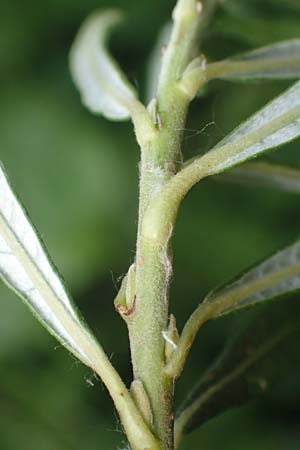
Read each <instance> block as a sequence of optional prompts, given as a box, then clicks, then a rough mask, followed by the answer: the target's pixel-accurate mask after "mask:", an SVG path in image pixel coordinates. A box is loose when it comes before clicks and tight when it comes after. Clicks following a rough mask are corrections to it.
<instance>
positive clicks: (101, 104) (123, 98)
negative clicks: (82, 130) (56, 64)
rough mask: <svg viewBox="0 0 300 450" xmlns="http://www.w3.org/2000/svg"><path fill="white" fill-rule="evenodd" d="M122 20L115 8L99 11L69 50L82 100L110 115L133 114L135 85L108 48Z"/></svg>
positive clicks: (91, 108) (123, 117)
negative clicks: (107, 43) (132, 84)
mask: <svg viewBox="0 0 300 450" xmlns="http://www.w3.org/2000/svg"><path fill="white" fill-rule="evenodd" d="M119 20H120V13H119V12H118V11H115V10H109V11H105V12H103V11H100V12H99V11H97V12H95V13H94V14H92V15H91V16H89V17H88V18H87V19H86V20H85V22H84V23H83V25H82V27H81V28H80V30H79V32H78V34H77V37H76V39H75V42H74V44H73V46H72V49H71V53H70V69H71V74H72V77H73V80H74V82H75V84H76V86H77V87H78V89H79V91H80V93H81V97H82V102H83V104H84V105H85V106H86V107H87V108H88V109H89V110H90V111H91V112H93V113H99V114H103V115H104V116H105V117H107V118H108V119H114V120H123V119H128V118H129V117H130V115H131V114H130V110H131V107H132V105H133V104H134V103H135V102H136V93H135V90H134V88H133V87H132V86H131V84H130V83H129V82H128V80H127V79H126V78H125V76H124V74H123V72H122V71H121V69H120V67H119V66H118V64H117V63H116V62H115V61H114V60H113V58H112V57H111V56H110V55H109V53H108V52H107V50H106V41H107V38H108V34H109V32H110V30H111V28H112V27H113V26H114V25H115V24H116V23H118V22H119Z"/></svg>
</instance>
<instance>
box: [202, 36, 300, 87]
mask: <svg viewBox="0 0 300 450" xmlns="http://www.w3.org/2000/svg"><path fill="white" fill-rule="evenodd" d="M206 73H207V78H208V79H209V80H211V79H214V78H221V79H225V80H231V81H236V80H249V79H264V78H275V79H276V78H277V79H279V78H299V77H300V39H291V40H288V41H282V42H277V43H276V44H273V45H269V46H267V47H262V48H259V49H257V50H253V51H251V52H248V53H244V54H242V55H238V56H236V57H233V58H229V59H226V60H224V61H219V62H216V63H211V64H208V65H207V68H206Z"/></svg>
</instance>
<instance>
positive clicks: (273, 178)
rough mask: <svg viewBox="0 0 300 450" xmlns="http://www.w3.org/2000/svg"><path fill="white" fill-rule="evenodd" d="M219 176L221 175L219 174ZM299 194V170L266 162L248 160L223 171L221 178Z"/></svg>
mask: <svg viewBox="0 0 300 450" xmlns="http://www.w3.org/2000/svg"><path fill="white" fill-rule="evenodd" d="M220 177H221V175H220ZM223 179H224V180H226V181H230V182H234V183H247V184H249V185H254V186H263V187H270V188H274V189H277V190H280V191H283V192H289V193H292V194H300V170H299V169H293V168H292V167H286V166H280V165H278V164H272V163H268V162H249V163H246V164H243V165H242V166H240V167H237V168H236V169H233V170H230V171H229V172H225V173H224V174H223V175H222V180H223Z"/></svg>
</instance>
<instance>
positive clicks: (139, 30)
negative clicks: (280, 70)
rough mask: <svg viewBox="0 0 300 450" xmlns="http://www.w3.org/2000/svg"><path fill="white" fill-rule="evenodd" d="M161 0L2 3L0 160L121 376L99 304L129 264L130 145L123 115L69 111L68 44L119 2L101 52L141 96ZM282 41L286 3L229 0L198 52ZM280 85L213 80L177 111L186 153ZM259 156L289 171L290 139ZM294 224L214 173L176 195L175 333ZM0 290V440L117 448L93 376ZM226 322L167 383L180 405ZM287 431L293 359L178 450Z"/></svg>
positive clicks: (104, 304) (226, 449) (296, 444)
mask: <svg viewBox="0 0 300 450" xmlns="http://www.w3.org/2000/svg"><path fill="white" fill-rule="evenodd" d="M173 4H174V2H173V1H172V0H152V1H145V0H128V1H126V2H124V0H110V1H108V0H107V1H104V0H102V1H101V0H98V1H96V0H85V1H83V0H81V1H79V0H72V1H70V0H44V1H43V2H35V1H28V0H24V1H22V2H21V1H16V0H15V1H9V0H4V1H2V3H1V7H0V11H1V14H0V42H1V46H0V79H1V84H0V98H1V101H0V145H1V146H0V148H1V161H2V162H3V164H4V166H5V168H6V170H7V172H8V174H9V176H10V178H11V180H12V183H13V185H14V186H15V189H16V191H17V192H18V195H19V196H20V198H21V200H22V201H23V203H24V204H25V205H26V207H27V209H28V211H29V213H30V216H31V217H32V219H33V222H34V223H35V225H36V227H37V228H38V230H39V231H40V233H41V235H42V237H43V239H44V241H45V243H46V245H47V248H48V250H49V252H50V254H51V255H52V257H53V259H54V261H55V263H56V265H57V266H58V268H59V270H60V272H61V273H62V274H63V276H64V278H65V280H66V283H67V285H68V286H69V287H70V289H71V292H72V293H73V296H74V298H75V299H76V302H77V303H78V305H79V307H80V309H81V310H82V312H83V313H84V315H85V317H86V318H87V320H88V321H89V323H90V324H91V326H92V328H93V330H94V331H95V333H96V335H97V336H98V337H99V339H100V341H101V343H102V344H103V346H104V348H105V349H106V351H107V352H108V354H109V355H111V359H112V362H113V363H114V364H115V366H116V367H117V368H118V369H119V370H120V371H121V373H122V375H123V377H124V378H125V379H126V381H127V382H129V380H130V377H131V374H130V363H129V355H128V343H127V335H126V330H125V327H124V324H123V323H122V321H121V319H120V318H119V317H118V316H117V315H116V313H115V312H114V309H113V305H112V301H113V298H114V296H115V294H116V290H117V287H116V286H117V285H119V277H120V276H122V275H123V274H124V273H125V272H126V270H127V267H128V265H129V264H130V263H131V262H132V260H133V258H134V246H135V228H136V209H137V182H138V176H137V172H138V158H139V154H138V147H137V145H136V143H135V140H134V137H133V133H132V127H131V125H130V123H110V122H107V121H106V120H104V119H103V118H101V117H96V116H92V115H90V114H89V112H87V111H86V110H85V109H84V108H83V107H82V106H81V104H80V101H79V95H78V93H77V91H76V90H75V88H74V86H73V84H72V82H71V79H70V75H69V71H68V51H69V48H70V45H71V42H72V39H73V37H74V35H75V33H76V30H77V29H78V27H79V25H80V23H81V22H82V20H83V18H84V17H85V16H86V15H87V14H88V13H89V12H91V11H93V10H94V9H96V8H98V7H103V8H107V7H121V8H122V9H123V10H124V11H125V12H126V19H127V20H126V22H124V24H123V25H122V26H121V27H119V29H118V30H117V31H116V33H115V34H114V36H113V39H112V49H113V52H114V54H115V55H116V56H117V57H118V59H119V61H120V62H121V63H122V66H123V67H124V68H125V70H126V72H127V74H128V76H129V78H130V79H131V81H132V82H133V83H135V84H136V86H137V87H138V89H139V91H140V93H141V96H143V95H144V92H145V74H146V65H147V60H148V58H149V54H150V52H151V49H152V47H153V44H154V42H155V38H156V35H157V32H158V30H159V29H160V27H161V26H162V25H163V24H164V23H165V22H166V21H167V20H168V18H169V16H170V12H171V9H172V6H173ZM292 37H300V6H299V2H298V0H284V1H283V0H281V1H280V0H277V1H276V0H269V1H267V0H257V1H254V0H251V1H250V0H243V1H242V0H228V1H227V3H225V5H224V6H223V8H222V9H221V10H220V11H219V12H218V14H217V16H216V19H215V21H214V24H213V25H212V26H210V27H209V30H208V34H207V38H206V40H205V43H204V46H205V51H206V54H207V55H208V56H209V57H210V58H211V59H218V58H222V57H225V56H229V55H231V54H233V53H235V52H239V51H243V50H246V49H251V48H255V47H257V46H261V45H265V44H268V43H271V42H274V41H276V40H281V39H288V38H292ZM289 84H290V83H287V82H277V83H276V82H269V83H252V84H250V85H245V84H242V85H233V84H229V83H228V84H226V83H214V84H213V85H211V86H210V88H209V90H208V91H207V92H206V95H205V96H203V97H202V98H200V99H198V100H197V101H196V102H194V104H193V106H192V108H191V114H190V119H189V123H188V125H187V128H188V130H187V132H186V139H185V147H186V155H189V156H193V155H195V154H197V153H199V152H202V151H205V150H207V149H208V148H209V147H210V146H211V145H212V144H213V143H214V142H216V141H217V140H219V139H220V138H222V137H223V136H224V135H225V134H226V133H227V132H228V131H230V130H231V129H232V128H233V127H234V126H236V125H237V124H238V123H239V122H241V121H242V120H243V119H244V118H246V117H247V116H249V115H250V114H252V113H253V112H254V111H255V110H256V109H257V108H259V107H260V106H261V105H263V104H264V103H265V102H266V101H267V100H268V99H270V98H272V97H273V96H274V95H276V94H277V93H279V92H281V91H282V90H283V89H284V88H285V87H286V86H287V85H289ZM206 125H207V126H206ZM204 127H205V128H204ZM201 130H202V131H201ZM298 142H299V141H298ZM269 158H270V159H273V160H277V161H284V162H288V163H291V164H292V165H293V166H300V153H299V143H297V142H296V143H293V144H291V145H288V146H285V147H283V148H281V149H280V150H278V152H275V153H272V154H271V155H270V156H269ZM299 218H300V199H299V197H297V196H293V195H290V194H283V193H278V192H273V191H269V190H263V189H258V188H255V187H248V186H236V185H231V184H223V183H221V182H220V181H219V182H217V181H213V180H211V181H206V182H203V183H202V184H201V185H199V186H198V187H196V188H195V189H194V190H193V192H191V194H190V195H189V196H188V198H187V199H186V200H185V202H184V205H183V207H182V209H181V212H180V215H179V220H178V226H177V228H176V232H175V238H174V250H175V260H174V264H175V273H174V281H173V284H172V299H171V301H172V304H171V308H172V311H173V312H175V314H176V316H177V318H178V323H179V327H180V328H181V327H182V325H183V323H184V321H185V320H186V319H187V317H188V315H189V313H190V312H191V311H192V310H193V308H194V307H195V306H196V305H197V303H198V302H199V300H200V299H201V298H202V296H203V295H204V294H205V292H207V290H209V289H211V288H212V287H214V286H215V285H216V284H219V283H221V282H224V281H226V279H228V278H229V277H232V276H233V275H235V274H236V273H237V272H239V271H240V270H241V269H243V268H245V267H247V266H248V265H249V264H253V263H254V262H255V261H256V260H259V259H261V258H263V257H264V256H266V255H268V254H269V253H271V252H273V251H274V250H276V249H277V248H278V247H280V246H283V245H286V244H288V243H289V242H290V241H291V240H293V239H295V238H296V237H298V235H299V234H300V226H299ZM0 293H1V295H0V305H1V315H0V449H1V450H19V449H21V450H96V449H100V450H110V449H117V448H119V447H120V446H122V441H123V435H122V434H121V427H120V424H119V423H118V420H117V418H116V415H115V413H114V412H113V408H112V404H111V402H110V399H109V398H108V395H107V393H106V391H105V390H104V389H103V388H102V386H101V383H98V382H97V380H95V379H94V378H93V375H92V374H91V373H90V372H89V371H88V370H87V369H86V368H85V367H83V366H81V365H80V364H78V363H77V362H76V361H75V360H73V359H72V357H70V356H69V355H68V354H67V352H66V351H65V350H64V349H62V348H61V346H57V344H56V342H55V341H54V340H53V338H52V337H50V336H49V335H48V334H47V332H46V331H45V330H44V329H43V328H42V327H41V326H40V325H39V324H38V323H37V322H36V321H35V319H34V318H33V317H32V316H31V315H30V313H29V312H28V311H27V310H26V308H25V307H24V306H23V305H22V304H21V302H20V301H19V300H18V299H17V298H16V297H14V295H12V294H10V293H9V292H8V290H7V289H6V288H4V287H2V286H1V291H0ZM232 326H234V325H233V323H232ZM230 329H231V322H230V321H226V324H225V323H222V322H216V323H213V324H211V325H209V326H207V327H206V328H205V329H204V330H203V332H202V333H201V334H200V336H199V338H198V340H197V344H196V347H195V349H194V350H193V352H192V357H191V358H190V359H189V362H188V366H187V368H186V370H185V372H184V374H183V378H182V380H181V381H180V382H179V384H178V398H179V399H180V398H183V396H184V391H185V390H186V389H187V388H188V387H190V385H191V383H192V381H193V380H195V379H196V378H197V376H198V375H199V374H200V373H201V372H202V370H203V368H204V367H205V366H206V365H207V364H208V363H209V362H210V361H211V360H212V358H213V357H214V355H216V354H217V352H218V351H219V350H220V348H221V347H222V343H223V341H224V339H225V338H226V336H227V335H228V334H230ZM298 375H299V371H298ZM92 383H93V384H94V386H91V384H92ZM299 425H300V387H299V382H298V376H297V370H296V368H295V371H293V373H291V374H290V375H289V376H287V378H286V379H284V380H282V381H281V382H280V383H279V384H278V385H277V386H274V387H273V388H272V389H271V391H270V392H269V394H268V395H266V396H265V397H264V398H262V399H260V400H259V401H256V402H254V403H252V404H250V405H248V406H246V407H244V408H242V409H239V410H235V411H233V412H230V413H227V414H225V415H223V416H222V417H219V418H218V419H216V420H213V421H211V422H210V423H208V424H207V425H205V426H204V427H203V428H202V430H200V431H198V432H195V433H193V434H192V435H191V436H190V437H189V438H188V439H187V440H186V442H185V444H184V445H183V447H182V448H183V449H189V450H192V449H195V450H198V449H199V448H201V449H205V450H219V449H220V448H222V449H223V450H283V449H285V450H297V449H299V448H300V426H299Z"/></svg>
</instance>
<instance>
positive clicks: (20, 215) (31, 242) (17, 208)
mask: <svg viewBox="0 0 300 450" xmlns="http://www.w3.org/2000/svg"><path fill="white" fill-rule="evenodd" d="M0 192H1V197H0V276H1V278H2V279H3V281H4V282H5V283H6V284H7V285H8V286H9V287H10V288H11V289H13V290H14V291H15V292H16V294H17V295H18V296H19V297H21V299H22V300H23V301H24V302H25V303H26V304H27V305H28V306H29V308H30V309H31V310H32V312H33V313H34V314H35V315H36V316H37V318H38V319H39V320H40V321H41V322H42V323H43V325H44V326H45V327H46V328H47V329H48V331H49V332H50V333H51V334H53V335H54V336H55V337H56V338H57V339H58V340H59V341H60V342H61V343H62V344H63V345H64V346H66V347H67V348H68V349H69V350H70V352H72V353H73V354H74V355H75V356H76V357H77V358H79V359H80V360H81V361H82V362H83V363H84V364H87V365H88V366H90V367H93V365H94V364H93V363H94V362H95V361H92V360H91V355H92V354H94V353H95V354H98V349H99V347H98V344H97V343H96V341H95V339H94V337H92V335H91V334H90V333H89V331H88V330H87V329H86V327H85V325H84V324H83V323H82V321H81V319H80V317H79V315H78V314H77V312H76V310H75V308H74V306H73V305H72V301H71V300H70V297H69V296H68V294H67V293H66V291H65V288H64V286H63V284H62V281H61V279H60V278H59V276H58V274H57V272H56V270H55V269H54V267H53V265H52V264H51V263H50V262H49V259H48V257H47V255H46V252H45V250H44V248H43V246H42V244H41V242H40V240H39V239H38V237H37V235H36V232H35V230H34V228H33V226H32V225H31V224H30V222H29V219H28V217H27V216H26V213H25V212H24V210H23V208H22V207H21V205H20V203H19V202H18V200H17V199H16V197H15V195H14V194H13V191H12V189H11V187H10V185H9V183H8V181H7V179H6V176H5V174H4V171H3V169H2V168H1V166H0Z"/></svg>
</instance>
